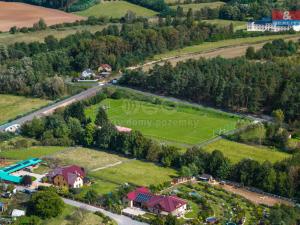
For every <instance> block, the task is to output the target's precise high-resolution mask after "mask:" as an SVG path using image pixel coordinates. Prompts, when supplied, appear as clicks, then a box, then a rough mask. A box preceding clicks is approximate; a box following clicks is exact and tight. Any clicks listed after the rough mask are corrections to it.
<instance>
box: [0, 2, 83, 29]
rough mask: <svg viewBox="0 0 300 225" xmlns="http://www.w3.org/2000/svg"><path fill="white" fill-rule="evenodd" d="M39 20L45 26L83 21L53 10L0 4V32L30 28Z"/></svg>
mask: <svg viewBox="0 0 300 225" xmlns="http://www.w3.org/2000/svg"><path fill="white" fill-rule="evenodd" d="M40 18H43V19H44V20H45V22H46V24H47V25H53V24H58V23H63V22H75V21H76V20H83V19H85V18H84V17H82V16H78V15H74V14H70V13H65V12H63V11H60V10H55V9H49V8H44V7H39V6H34V5H29V4H24V3H17V2H0V31H8V30H9V29H10V28H11V27H13V26H17V27H32V25H33V24H34V23H36V22H38V21H39V19H40Z"/></svg>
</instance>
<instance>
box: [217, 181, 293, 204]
mask: <svg viewBox="0 0 300 225" xmlns="http://www.w3.org/2000/svg"><path fill="white" fill-rule="evenodd" d="M220 187H222V188H223V189H224V190H226V191H229V192H232V193H234V194H237V195H240V196H242V197H244V198H246V199H248V200H249V201H251V202H253V203H254V204H257V205H259V204H264V205H267V206H274V205H276V204H285V205H293V203H291V202H289V201H285V200H283V199H279V198H275V197H271V196H266V195H263V194H258V193H255V192H252V191H248V190H246V189H244V188H235V187H233V186H230V185H220Z"/></svg>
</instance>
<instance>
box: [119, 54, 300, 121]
mask: <svg viewBox="0 0 300 225" xmlns="http://www.w3.org/2000/svg"><path fill="white" fill-rule="evenodd" d="M299 77H300V73H299V70H298V69H297V67H290V66H289V65H279V64H277V63H274V62H268V63H261V62H252V61H247V60H246V59H245V58H236V59H223V58H219V57H218V58H214V59H204V58H202V59H200V60H189V61H187V62H184V63H178V64H177V66H176V67H172V66H171V65H170V64H169V63H166V64H165V65H163V66H158V65H156V66H155V67H154V68H153V69H152V70H151V71H149V72H143V71H127V72H126V74H125V75H124V76H123V77H122V79H121V80H120V84H122V85H126V86H130V87H134V88H138V89H143V90H148V91H151V92H154V93H159V94H163V95H170V96H174V97H177V98H180V99H186V100H190V101H193V102H196V103H206V104H209V105H212V106H216V107H221V108H226V109H230V110H232V111H243V112H245V111H247V112H252V113H261V112H265V113H271V112H272V111H273V110H276V109H282V110H283V112H284V114H285V116H286V120H287V121H289V120H299V118H300V109H299V99H300V95H299V93H300V92H299V87H300V85H299Z"/></svg>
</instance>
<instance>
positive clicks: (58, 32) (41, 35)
mask: <svg viewBox="0 0 300 225" xmlns="http://www.w3.org/2000/svg"><path fill="white" fill-rule="evenodd" d="M106 26H107V25H94V26H90V25H84V26H76V27H65V28H60V29H47V30H41V31H36V32H34V35H33V34H32V33H21V32H19V33H16V34H10V33H8V32H5V33H1V34H0V44H5V45H10V44H14V43H16V42H25V43H30V42H35V41H37V42H44V40H45V37H47V36H49V35H53V36H54V37H56V38H57V39H62V38H64V37H66V36H68V35H71V34H75V33H76V32H82V31H89V32H91V33H96V32H97V31H102V30H103V29H104V28H105V27H106Z"/></svg>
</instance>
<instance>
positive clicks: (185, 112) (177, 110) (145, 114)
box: [86, 99, 239, 145]
mask: <svg viewBox="0 0 300 225" xmlns="http://www.w3.org/2000/svg"><path fill="white" fill-rule="evenodd" d="M100 106H105V108H107V113H108V116H109V118H110V120H111V121H112V122H113V123H114V124H115V125H119V126H125V127H129V128H132V129H135V130H139V131H141V132H142V133H143V134H144V135H146V136H148V137H150V138H154V139H158V140H161V141H167V142H173V143H182V144H188V145H194V144H197V143H201V142H203V141H206V140H208V139H211V138H213V137H216V136H218V135H219V133H220V132H224V131H225V130H226V131H229V130H232V129H234V128H235V124H236V122H237V121H238V119H239V118H238V117H235V116H232V115H230V114H226V113H222V112H220V111H216V110H212V109H207V108H191V107H188V106H182V105H178V106H176V107H170V106H166V105H154V104H151V103H147V102H142V101H135V100H129V99H119V100H113V99H106V100H104V101H103V102H101V103H100V104H97V105H93V106H91V107H89V108H88V109H87V110H86V115H87V116H88V117H90V118H91V119H92V120H94V119H95V116H96V114H97V111H98V109H99V107H100Z"/></svg>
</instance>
